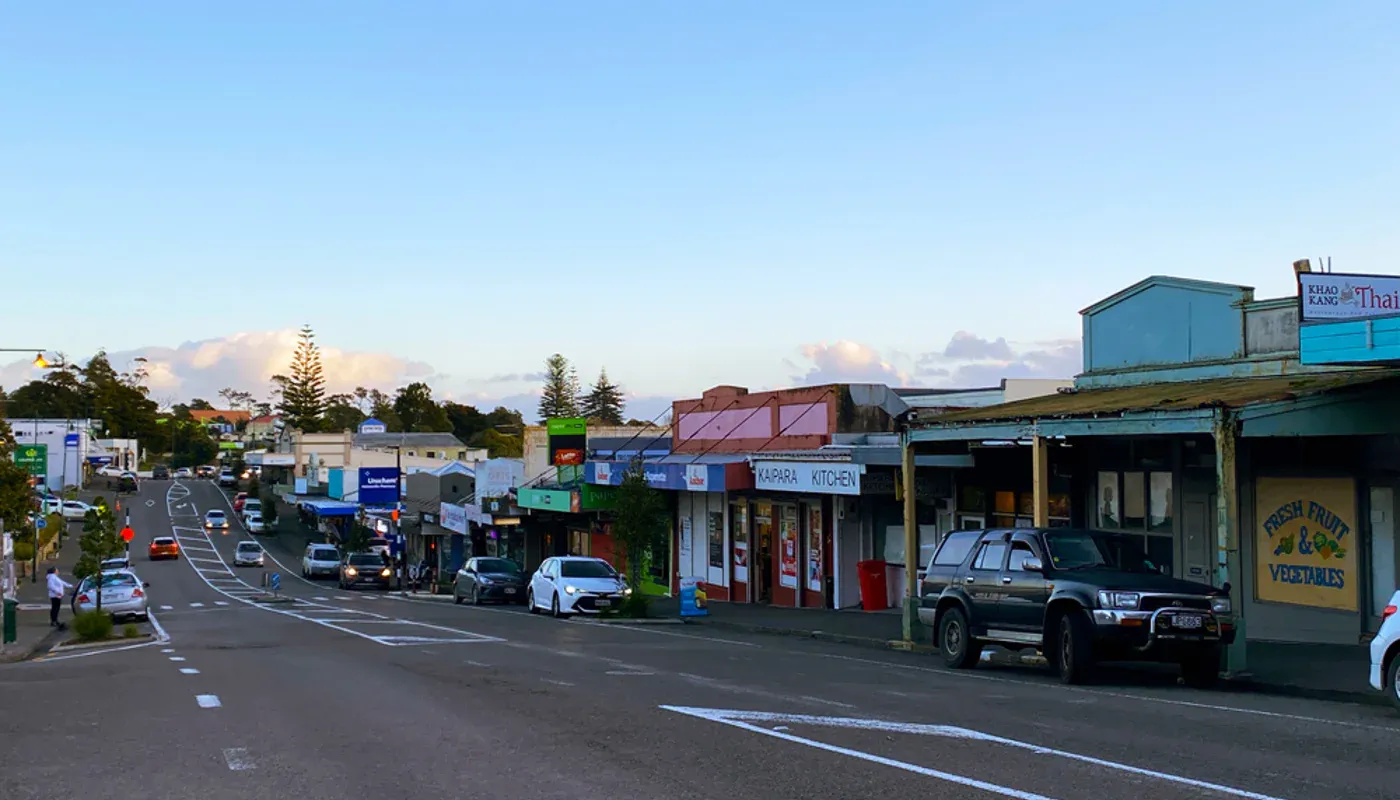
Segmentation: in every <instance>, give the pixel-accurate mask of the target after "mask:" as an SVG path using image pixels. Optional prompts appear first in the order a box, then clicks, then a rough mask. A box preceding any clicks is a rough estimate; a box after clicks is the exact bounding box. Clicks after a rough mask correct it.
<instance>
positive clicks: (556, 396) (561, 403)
mask: <svg viewBox="0 0 1400 800" xmlns="http://www.w3.org/2000/svg"><path fill="white" fill-rule="evenodd" d="M578 394H579V387H578V374H577V373H576V372H575V371H574V368H573V365H571V364H570V363H569V359H567V358H564V357H563V356H562V355H560V354H558V353H555V354H554V355H552V356H550V357H549V358H546V359H545V360H544V390H543V391H541V392H540V422H541V423H543V422H545V421H546V420H549V419H553V418H555V417H577V416H578Z"/></svg>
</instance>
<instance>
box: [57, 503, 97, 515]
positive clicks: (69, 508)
mask: <svg viewBox="0 0 1400 800" xmlns="http://www.w3.org/2000/svg"><path fill="white" fill-rule="evenodd" d="M93 508H94V507H93V506H90V505H88V504H87V503H84V502H81V501H79V500H64V501H63V518H64V519H82V518H83V517H86V516H87V512H89V511H91V510H92V509H93Z"/></svg>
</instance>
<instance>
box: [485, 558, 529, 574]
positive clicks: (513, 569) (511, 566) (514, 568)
mask: <svg viewBox="0 0 1400 800" xmlns="http://www.w3.org/2000/svg"><path fill="white" fill-rule="evenodd" d="M476 571H477V572H485V573H487V574H488V575H489V574H505V575H514V574H516V573H518V572H520V566H519V565H518V564H516V563H515V562H514V561H511V560H510V559H508V558H483V559H481V560H480V561H478V562H476Z"/></svg>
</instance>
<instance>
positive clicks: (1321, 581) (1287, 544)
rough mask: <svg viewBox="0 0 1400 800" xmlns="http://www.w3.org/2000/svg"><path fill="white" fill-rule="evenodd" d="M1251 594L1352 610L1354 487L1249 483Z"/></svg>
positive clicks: (1318, 481) (1292, 481)
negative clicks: (1252, 485) (1251, 500)
mask: <svg viewBox="0 0 1400 800" xmlns="http://www.w3.org/2000/svg"><path fill="white" fill-rule="evenodd" d="M1254 496H1255V512H1254V517H1255V520H1256V523H1255V524H1256V525H1258V529H1257V530H1256V531H1255V539H1254V550H1255V561H1256V562H1257V564H1258V567H1257V572H1256V575H1255V581H1254V582H1255V587H1256V589H1255V594H1256V595H1257V596H1258V598H1259V600H1261V601H1268V602H1274V603H1290V604H1292V605H1300V606H1312V607H1314V608H1333V609H1337V610H1339V611H1356V610H1357V603H1358V597H1359V593H1360V576H1359V574H1358V572H1357V564H1358V560H1357V548H1358V546H1359V545H1360V542H1359V541H1358V538H1357V537H1358V533H1357V531H1356V483H1355V481H1353V480H1352V479H1351V478H1258V479H1256V480H1255V490H1254Z"/></svg>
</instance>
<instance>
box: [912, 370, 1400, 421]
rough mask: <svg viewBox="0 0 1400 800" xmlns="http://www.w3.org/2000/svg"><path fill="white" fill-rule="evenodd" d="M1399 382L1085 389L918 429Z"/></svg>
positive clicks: (1291, 380)
mask: <svg viewBox="0 0 1400 800" xmlns="http://www.w3.org/2000/svg"><path fill="white" fill-rule="evenodd" d="M1397 377H1400V370H1393V369H1376V370H1358V371H1352V372H1328V373H1314V374H1310V375H1279V376H1271V377H1265V378H1213V379H1210V380H1201V381H1181V382H1176V383H1151V384H1146V385H1143V386H1121V387H1112V388H1104V389H1084V390H1079V391H1072V392H1061V393H1059V394H1051V395H1045V396H1043V397H1032V398H1029V399H1027V400H1017V401H1015V402H1011V403H1002V404H1001V405H995V406H984V407H982V408H971V409H967V410H964V411H954V412H951V413H948V414H940V415H938V416H934V417H929V418H928V419H925V420H918V421H916V422H914V423H913V427H934V426H938V425H945V424H966V423H974V422H993V421H1004V420H1022V419H1044V418H1052V417H1059V418H1063V417H1083V416H1093V415H1099V414H1125V413H1132V412H1144V411H1188V410H1191V409H1198V408H1212V407H1226V408H1239V407H1242V406H1247V405H1253V404H1255V403H1271V402H1278V401H1282V400H1291V399H1293V398H1295V397H1300V396H1303V395H1311V394H1318V393H1321V392H1329V391H1334V390H1337V389H1345V388H1350V387H1355V386H1360V385H1363V384H1368V383H1376V382H1378V381H1383V380H1387V379H1393V378H1397Z"/></svg>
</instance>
